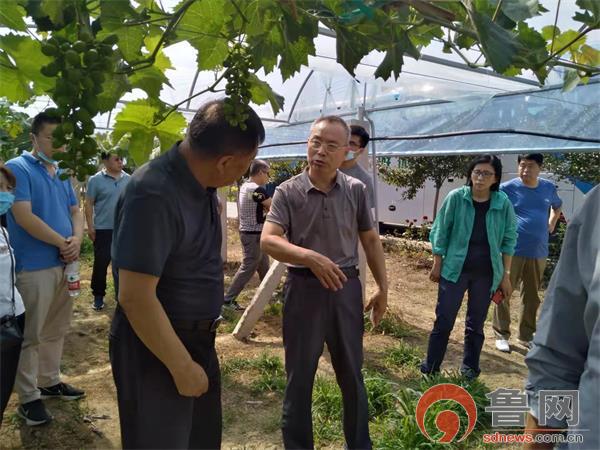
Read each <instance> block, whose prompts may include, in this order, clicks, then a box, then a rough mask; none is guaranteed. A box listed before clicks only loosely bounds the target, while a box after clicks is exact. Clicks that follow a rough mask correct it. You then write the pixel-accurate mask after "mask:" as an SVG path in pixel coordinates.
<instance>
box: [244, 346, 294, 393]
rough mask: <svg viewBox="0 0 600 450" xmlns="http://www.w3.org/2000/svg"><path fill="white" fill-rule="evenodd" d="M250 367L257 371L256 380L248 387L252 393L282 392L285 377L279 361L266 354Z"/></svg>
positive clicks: (275, 357) (277, 358)
mask: <svg viewBox="0 0 600 450" xmlns="http://www.w3.org/2000/svg"><path fill="white" fill-rule="evenodd" d="M252 367H253V368H254V369H256V370H257V371H258V374H259V376H258V379H256V380H254V381H253V382H252V385H251V386H250V387H251V389H252V390H253V391H254V392H283V391H284V390H285V384H286V376H285V369H284V368H283V363H282V362H281V359H280V358H279V357H277V356H271V355H268V354H266V353H263V354H262V355H260V357H259V358H258V359H256V360H254V361H253V364H252Z"/></svg>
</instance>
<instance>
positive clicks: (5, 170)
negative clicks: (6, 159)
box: [0, 163, 17, 189]
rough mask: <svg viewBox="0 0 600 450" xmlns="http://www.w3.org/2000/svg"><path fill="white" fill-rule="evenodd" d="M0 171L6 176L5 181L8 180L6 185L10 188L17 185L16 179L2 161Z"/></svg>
mask: <svg viewBox="0 0 600 450" xmlns="http://www.w3.org/2000/svg"><path fill="white" fill-rule="evenodd" d="M0 173H1V174H2V175H3V176H4V178H6V181H8V185H9V186H10V187H11V189H14V188H16V187H17V179H16V178H15V175H14V174H13V173H12V171H11V170H10V169H9V168H8V167H6V166H5V165H4V164H2V163H0Z"/></svg>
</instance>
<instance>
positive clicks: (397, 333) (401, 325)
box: [365, 312, 415, 338]
mask: <svg viewBox="0 0 600 450" xmlns="http://www.w3.org/2000/svg"><path fill="white" fill-rule="evenodd" d="M365 329H366V330H367V331H369V332H372V333H381V334H385V335H387V336H392V337H395V338H404V337H413V336H415V332H414V331H413V330H412V329H411V328H410V327H409V326H408V324H407V323H406V322H404V320H402V317H400V315H398V314H395V313H392V312H388V313H387V314H385V315H384V316H383V318H382V319H381V322H379V325H378V326H377V328H375V329H373V327H372V325H371V322H370V321H369V318H368V315H366V316H365Z"/></svg>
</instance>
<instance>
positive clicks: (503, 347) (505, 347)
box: [496, 339, 510, 353]
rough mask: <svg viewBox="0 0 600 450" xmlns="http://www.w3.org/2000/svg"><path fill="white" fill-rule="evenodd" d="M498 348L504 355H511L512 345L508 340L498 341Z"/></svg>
mask: <svg viewBox="0 0 600 450" xmlns="http://www.w3.org/2000/svg"><path fill="white" fill-rule="evenodd" d="M496 348H497V349H498V350H500V351H501V352H504V353H510V344H509V343H508V341H507V340H506V339H496Z"/></svg>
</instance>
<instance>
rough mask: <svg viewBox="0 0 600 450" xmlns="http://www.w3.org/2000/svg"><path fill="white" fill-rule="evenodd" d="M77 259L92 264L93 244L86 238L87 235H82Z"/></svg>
mask: <svg viewBox="0 0 600 450" xmlns="http://www.w3.org/2000/svg"><path fill="white" fill-rule="evenodd" d="M79 257H80V259H82V260H83V261H84V262H86V263H88V264H90V265H91V264H93V263H94V243H93V242H92V240H91V239H90V238H89V237H88V235H87V234H84V235H83V240H82V241H81V250H80V251H79Z"/></svg>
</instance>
